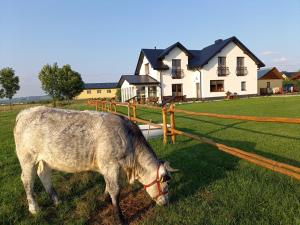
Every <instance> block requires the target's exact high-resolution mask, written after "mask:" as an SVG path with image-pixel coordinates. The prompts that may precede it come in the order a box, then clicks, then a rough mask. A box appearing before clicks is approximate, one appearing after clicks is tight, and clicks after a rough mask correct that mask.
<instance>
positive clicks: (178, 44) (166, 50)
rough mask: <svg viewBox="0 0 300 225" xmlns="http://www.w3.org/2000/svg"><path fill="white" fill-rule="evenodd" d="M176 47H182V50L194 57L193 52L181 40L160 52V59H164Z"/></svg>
mask: <svg viewBox="0 0 300 225" xmlns="http://www.w3.org/2000/svg"><path fill="white" fill-rule="evenodd" d="M175 47H178V48H179V49H181V50H182V51H184V52H185V53H186V54H187V55H188V56H189V57H192V54H191V52H190V51H189V50H187V49H186V48H185V47H184V46H183V45H182V44H181V43H180V42H176V43H175V44H173V45H171V46H169V47H168V48H166V49H164V50H163V51H162V52H161V53H160V54H159V59H163V58H164V57H165V56H166V55H168V54H169V52H170V51H171V50H172V49H173V48H175Z"/></svg>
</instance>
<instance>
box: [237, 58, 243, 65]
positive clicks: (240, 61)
mask: <svg viewBox="0 0 300 225" xmlns="http://www.w3.org/2000/svg"><path fill="white" fill-rule="evenodd" d="M236 66H237V67H244V57H237V58H236Z"/></svg>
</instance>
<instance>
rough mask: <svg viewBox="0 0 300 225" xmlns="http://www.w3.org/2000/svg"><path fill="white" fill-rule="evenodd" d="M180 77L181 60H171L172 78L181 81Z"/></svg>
mask: <svg viewBox="0 0 300 225" xmlns="http://www.w3.org/2000/svg"><path fill="white" fill-rule="evenodd" d="M182 75H183V74H182V70H181V59H172V78H173V79H181V78H182Z"/></svg>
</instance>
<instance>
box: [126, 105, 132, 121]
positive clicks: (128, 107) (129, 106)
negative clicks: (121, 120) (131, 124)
mask: <svg viewBox="0 0 300 225" xmlns="http://www.w3.org/2000/svg"><path fill="white" fill-rule="evenodd" d="M130 108H131V105H130V102H128V106H127V110H128V112H127V114H128V119H129V120H131V115H130V114H131V113H130Z"/></svg>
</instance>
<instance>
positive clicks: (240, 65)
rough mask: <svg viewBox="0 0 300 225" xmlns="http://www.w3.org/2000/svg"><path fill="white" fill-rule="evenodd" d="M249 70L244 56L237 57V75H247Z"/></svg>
mask: <svg viewBox="0 0 300 225" xmlns="http://www.w3.org/2000/svg"><path fill="white" fill-rule="evenodd" d="M247 73H248V70H247V67H245V64H244V57H237V58H236V75H237V76H245V75H247Z"/></svg>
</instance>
